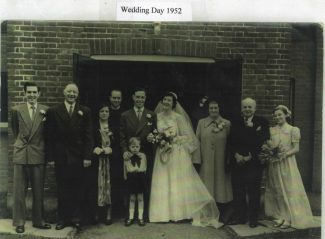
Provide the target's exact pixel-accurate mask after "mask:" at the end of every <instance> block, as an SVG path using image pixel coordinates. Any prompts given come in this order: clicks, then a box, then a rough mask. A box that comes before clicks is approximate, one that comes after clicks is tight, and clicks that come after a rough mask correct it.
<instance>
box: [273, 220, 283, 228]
mask: <svg viewBox="0 0 325 239" xmlns="http://www.w3.org/2000/svg"><path fill="white" fill-rule="evenodd" d="M273 222H275V224H274V225H273V226H274V227H281V226H282V224H283V223H284V219H275V220H273Z"/></svg>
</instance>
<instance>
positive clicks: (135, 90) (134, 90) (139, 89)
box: [133, 86, 147, 95]
mask: <svg viewBox="0 0 325 239" xmlns="http://www.w3.org/2000/svg"><path fill="white" fill-rule="evenodd" d="M138 91H143V92H144V93H145V94H147V91H146V89H145V88H143V87H138V86H137V87H135V88H134V89H133V95H134V94H135V92H138Z"/></svg>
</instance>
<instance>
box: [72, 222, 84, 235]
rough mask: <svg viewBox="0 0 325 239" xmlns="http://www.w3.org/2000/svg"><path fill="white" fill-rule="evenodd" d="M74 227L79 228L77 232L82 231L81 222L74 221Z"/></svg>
mask: <svg viewBox="0 0 325 239" xmlns="http://www.w3.org/2000/svg"><path fill="white" fill-rule="evenodd" d="M73 227H74V228H76V229H77V233H79V232H81V230H82V228H81V224H80V223H79V222H75V223H73Z"/></svg>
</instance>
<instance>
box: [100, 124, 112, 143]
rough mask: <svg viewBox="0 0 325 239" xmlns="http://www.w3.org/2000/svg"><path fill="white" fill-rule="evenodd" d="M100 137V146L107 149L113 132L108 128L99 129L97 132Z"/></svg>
mask: <svg viewBox="0 0 325 239" xmlns="http://www.w3.org/2000/svg"><path fill="white" fill-rule="evenodd" d="M99 132H100V134H101V136H102V139H103V140H102V141H103V142H102V144H103V145H104V146H105V147H107V146H110V144H111V137H112V136H113V132H112V131H110V130H109V129H108V128H104V129H100V130H99Z"/></svg>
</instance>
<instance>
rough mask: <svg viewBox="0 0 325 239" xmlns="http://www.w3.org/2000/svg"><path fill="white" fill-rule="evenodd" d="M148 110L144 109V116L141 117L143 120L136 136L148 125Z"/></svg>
mask: <svg viewBox="0 0 325 239" xmlns="http://www.w3.org/2000/svg"><path fill="white" fill-rule="evenodd" d="M147 112H148V111H147V109H146V108H144V109H143V111H142V115H141V120H140V122H139V124H138V128H137V131H136V134H138V133H139V132H140V131H141V130H142V129H143V127H144V126H145V125H146V124H147V120H146V118H147Z"/></svg>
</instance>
